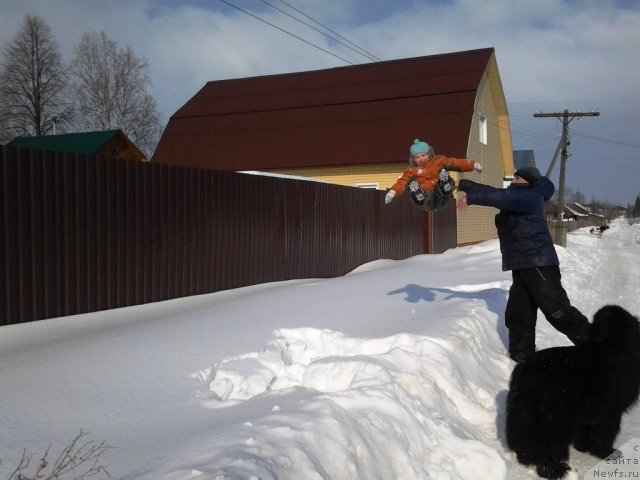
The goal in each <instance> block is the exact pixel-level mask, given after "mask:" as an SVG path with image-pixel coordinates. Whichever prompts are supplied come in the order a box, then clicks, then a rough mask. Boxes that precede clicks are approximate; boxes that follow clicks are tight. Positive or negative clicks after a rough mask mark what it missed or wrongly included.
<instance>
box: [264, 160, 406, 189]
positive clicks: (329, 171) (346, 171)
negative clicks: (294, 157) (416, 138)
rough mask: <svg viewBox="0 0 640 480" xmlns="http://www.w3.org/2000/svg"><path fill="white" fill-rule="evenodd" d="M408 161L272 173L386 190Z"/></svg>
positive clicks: (400, 173) (298, 169)
mask: <svg viewBox="0 0 640 480" xmlns="http://www.w3.org/2000/svg"><path fill="white" fill-rule="evenodd" d="M407 166H408V162H403V163H387V164H381V165H345V166H343V167H330V168H320V167H318V168H297V169H286V170H277V171H274V172H273V173H281V174H286V175H296V176H300V177H309V178H313V179H315V180H320V181H323V182H327V183H334V184H337V185H345V186H347V187H356V186H358V185H362V184H372V183H373V184H378V189H379V190H386V189H387V188H389V187H390V186H391V185H393V184H394V183H395V181H396V180H397V179H398V177H399V176H400V175H402V172H403V171H404V169H405V168H407Z"/></svg>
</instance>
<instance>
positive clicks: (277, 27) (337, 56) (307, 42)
mask: <svg viewBox="0 0 640 480" xmlns="http://www.w3.org/2000/svg"><path fill="white" fill-rule="evenodd" d="M219 1H220V2H222V3H224V4H225V5H228V6H230V7H232V8H235V9H236V10H239V11H240V12H242V13H245V14H247V15H249V16H250V17H253V18H255V19H256V20H260V21H261V22H263V23H266V24H267V25H269V26H270V27H273V28H275V29H277V30H280V31H281V32H282V33H286V34H287V35H290V36H292V37H293V38H295V39H297V40H300V41H301V42H304V43H306V44H307V45H310V46H312V47H313V48H317V49H318V50H321V51H323V52H324V53H328V54H329V55H331V56H332V57H335V58H337V59H339V60H342V61H343V62H345V63H348V64H349V65H355V63H353V62H350V61H349V60H347V59H346V58H342V57H341V56H339V55H336V54H335V53H333V52H330V51H329V50H326V49H324V48H322V47H319V46H318V45H316V44H314V43H312V42H310V41H308V40H305V39H304V38H302V37H299V36H298V35H295V34H293V33H291V32H288V31H287V30H285V29H284V28H281V27H279V26H277V25H274V24H273V23H271V22H268V21H266V20H265V19H263V18H260V17H258V16H257V15H254V14H253V13H250V12H247V11H246V10H244V9H242V8H240V7H238V6H236V5H233V4H232V3H229V2H227V1H226V0H219Z"/></svg>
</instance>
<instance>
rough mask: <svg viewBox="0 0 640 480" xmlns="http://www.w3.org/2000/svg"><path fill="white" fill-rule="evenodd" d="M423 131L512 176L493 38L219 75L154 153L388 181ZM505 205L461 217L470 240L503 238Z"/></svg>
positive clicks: (499, 177)
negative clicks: (375, 57) (463, 46)
mask: <svg viewBox="0 0 640 480" xmlns="http://www.w3.org/2000/svg"><path fill="white" fill-rule="evenodd" d="M414 138H420V139H422V140H425V141H427V142H428V143H429V144H430V145H432V146H433V147H434V149H435V151H436V153H441V154H444V155H447V156H453V157H458V158H471V159H473V160H476V161H479V162H481V163H482V164H483V166H484V172H483V173H482V174H476V173H469V174H464V175H465V176H467V177H468V178H471V179H474V180H477V181H482V182H485V183H489V184H491V185H494V186H496V187H501V186H502V182H503V178H504V176H505V173H506V172H509V173H511V172H512V171H513V154H512V146H511V134H510V126H509V117H508V111H507V107H506V101H505V98H504V92H503V89H502V84H501V81H500V75H499V72H498V67H497V62H496V58H495V52H494V49H493V48H486V49H480V50H472V51H467V52H456V53H450V54H442V55H434V56H425V57H416V58H407V59H400V60H391V61H384V62H377V63H368V64H363V65H356V66H348V67H339V68H332V69H326V70H317V71H309V72H298V73H287V74H282V75H269V76H260V77H251V78H240V79H231V80H220V81H212V82H208V83H207V84H206V85H205V86H204V87H203V88H202V89H201V90H200V91H199V92H198V93H197V94H196V95H195V96H194V97H193V98H191V100H189V101H188V102H187V103H186V104H185V105H184V106H183V107H182V108H180V109H179V110H178V111H177V112H176V113H175V114H174V115H173V116H172V117H171V118H170V120H169V122H168V124H167V127H166V129H165V130H164V132H163V134H162V137H161V139H160V143H159V145H158V147H157V149H156V151H155V154H154V156H153V161H154V162H157V163H162V164H172V165H183V166H192V167H204V168H212V169H219V170H233V171H247V170H250V171H252V170H258V171H266V172H275V173H285V174H290V175H298V176H305V177H311V178H315V179H318V180H322V181H326V182H331V183H337V184H341V185H348V186H358V187H370V188H378V189H386V188H389V187H390V186H391V185H392V184H393V183H394V182H395V180H396V178H397V177H398V176H399V175H400V174H401V173H402V170H403V169H404V168H405V167H406V164H407V159H408V152H409V146H410V144H411V142H412V141H413V139H414ZM493 213H494V212H491V211H490V209H487V208H482V207H475V206H473V207H471V211H470V212H469V213H467V214H465V215H460V216H459V217H458V222H457V237H458V243H459V244H464V243H472V242H476V241H481V240H485V239H487V238H493V237H495V228H494V225H493Z"/></svg>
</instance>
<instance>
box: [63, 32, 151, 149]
mask: <svg viewBox="0 0 640 480" xmlns="http://www.w3.org/2000/svg"><path fill="white" fill-rule="evenodd" d="M71 65H72V73H73V77H74V87H75V92H76V101H77V107H78V118H77V122H78V126H79V127H80V128H81V129H84V130H112V129H120V130H122V131H123V132H124V133H125V134H126V135H127V136H128V137H129V138H130V139H131V140H132V141H133V142H134V143H135V144H136V146H138V148H140V149H141V150H142V151H143V153H145V154H146V155H147V156H150V155H151V154H152V153H153V150H154V149H155V147H156V145H157V143H158V139H159V136H160V130H161V128H160V115H159V113H158V110H157V107H156V102H155V100H154V98H153V97H152V96H151V95H150V94H149V93H148V91H147V89H148V88H149V87H150V86H151V78H150V76H149V64H148V63H147V61H146V60H144V59H141V58H138V57H137V56H136V55H135V53H134V52H133V51H132V50H131V48H129V47H128V46H127V47H125V48H119V47H118V45H117V43H116V42H114V41H113V40H111V39H109V37H108V36H107V35H106V33H105V32H100V33H96V32H92V33H85V34H84V35H83V36H82V39H81V40H80V43H79V44H78V45H77V46H76V48H75V50H74V58H73V61H72V64H71Z"/></svg>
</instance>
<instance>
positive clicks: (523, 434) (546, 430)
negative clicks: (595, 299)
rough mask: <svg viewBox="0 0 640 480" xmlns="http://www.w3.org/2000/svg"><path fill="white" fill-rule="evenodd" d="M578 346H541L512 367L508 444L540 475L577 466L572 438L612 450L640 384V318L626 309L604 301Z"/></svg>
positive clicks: (581, 445) (580, 444) (596, 451)
mask: <svg viewBox="0 0 640 480" xmlns="http://www.w3.org/2000/svg"><path fill="white" fill-rule="evenodd" d="M589 329H590V330H589V340H587V341H586V342H585V343H583V344H581V345H578V346H571V347H555V348H548V349H546V350H540V351H539V352H536V353H534V354H533V355H531V356H530V357H529V358H527V359H526V360H525V361H524V362H522V363H519V364H517V365H516V367H515V368H514V370H513V372H512V374H511V380H510V384H509V394H508V396H507V411H506V435H507V445H508V446H509V448H510V449H511V450H513V451H514V452H515V453H516V455H517V457H518V461H519V462H520V463H522V464H523V465H535V467H536V470H537V472H538V475H540V476H541V477H544V478H550V479H559V478H562V477H563V476H564V475H565V473H566V472H567V471H568V470H569V466H568V464H567V460H568V458H569V446H570V445H573V446H574V448H576V449H577V450H580V451H582V452H588V453H590V454H592V455H595V456H597V457H599V458H606V457H607V456H609V455H610V454H611V453H613V452H614V447H613V442H614V441H615V439H616V436H617V435H618V432H619V431H620V420H621V417H622V414H623V413H624V412H625V411H626V410H628V409H629V408H630V407H631V406H632V405H633V404H634V403H635V402H636V400H637V399H638V392H639V390H640V324H639V323H638V319H637V318H636V317H634V316H633V315H631V314H630V313H629V312H627V311H626V310H625V309H623V308H621V307H618V306H615V305H608V306H605V307H603V308H601V309H600V310H599V311H598V312H597V313H596V314H595V316H594V318H593V323H592V324H591V325H590V326H589Z"/></svg>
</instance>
